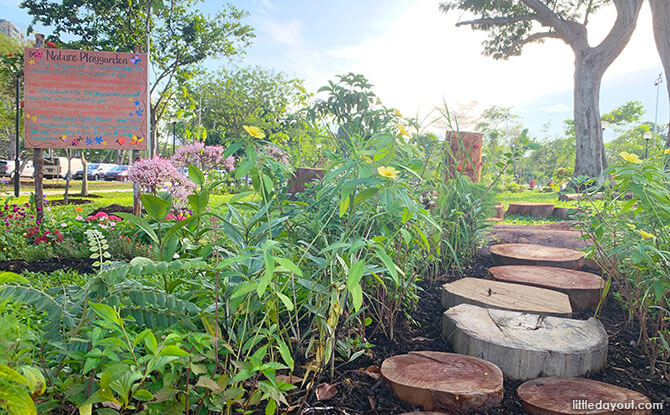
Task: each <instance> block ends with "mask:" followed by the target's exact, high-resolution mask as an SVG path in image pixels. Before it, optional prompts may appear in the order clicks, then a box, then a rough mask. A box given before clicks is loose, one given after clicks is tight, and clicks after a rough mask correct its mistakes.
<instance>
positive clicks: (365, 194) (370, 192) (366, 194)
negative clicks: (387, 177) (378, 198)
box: [354, 187, 379, 205]
mask: <svg viewBox="0 0 670 415" xmlns="http://www.w3.org/2000/svg"><path fill="white" fill-rule="evenodd" d="M377 192H379V188H377V187H370V188H367V189H364V190H361V191H360V192H358V193H357V194H356V196H355V197H354V205H358V204H360V203H363V202H365V201H366V200H368V199H370V198H371V197H372V196H374V195H376V194H377Z"/></svg>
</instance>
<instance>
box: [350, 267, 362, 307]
mask: <svg viewBox="0 0 670 415" xmlns="http://www.w3.org/2000/svg"><path fill="white" fill-rule="evenodd" d="M364 272H365V264H363V262H360V261H358V262H356V263H355V264H354V265H352V266H351V268H349V275H347V290H349V293H350V294H351V300H352V302H353V304H354V310H356V311H358V310H359V309H360V308H361V306H362V305H363V289H362V288H361V284H360V282H361V278H362V277H363V273H364Z"/></svg>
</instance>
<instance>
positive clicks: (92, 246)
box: [84, 229, 112, 271]
mask: <svg viewBox="0 0 670 415" xmlns="http://www.w3.org/2000/svg"><path fill="white" fill-rule="evenodd" d="M84 233H85V234H86V239H87V241H88V249H89V250H90V251H91V256H90V258H91V259H95V260H96V261H95V262H94V263H93V266H94V267H98V268H99V269H100V271H102V267H103V266H104V265H107V264H110V263H111V262H110V261H109V258H111V257H112V254H110V253H109V245H108V244H107V239H105V235H103V234H102V233H101V232H100V231H99V230H97V229H88V230H87V231H86V232H84Z"/></svg>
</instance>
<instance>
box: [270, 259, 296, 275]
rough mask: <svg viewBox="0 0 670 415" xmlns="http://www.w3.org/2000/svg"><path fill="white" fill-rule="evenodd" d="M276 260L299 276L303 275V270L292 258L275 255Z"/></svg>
mask: <svg viewBox="0 0 670 415" xmlns="http://www.w3.org/2000/svg"><path fill="white" fill-rule="evenodd" d="M274 259H275V261H277V262H278V263H279V265H281V266H282V267H284V268H286V269H288V270H289V271H291V272H292V273H294V274H295V275H297V276H298V277H302V271H301V270H300V268H298V266H297V265H296V264H294V263H293V262H292V261H291V260H290V259H287V258H279V257H274Z"/></svg>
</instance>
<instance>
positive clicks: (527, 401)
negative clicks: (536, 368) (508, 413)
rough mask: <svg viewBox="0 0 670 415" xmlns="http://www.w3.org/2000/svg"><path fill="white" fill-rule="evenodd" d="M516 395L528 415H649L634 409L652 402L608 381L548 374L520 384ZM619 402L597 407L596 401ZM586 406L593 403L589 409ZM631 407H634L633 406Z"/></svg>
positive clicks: (649, 410)
mask: <svg viewBox="0 0 670 415" xmlns="http://www.w3.org/2000/svg"><path fill="white" fill-rule="evenodd" d="M517 395H518V396H519V399H520V400H521V403H522V405H523V407H524V409H525V410H526V411H527V412H528V413H529V414H530V415H548V414H549V415H560V414H586V413H588V414H589V415H606V414H614V413H616V414H627V415H651V413H652V412H651V409H637V408H638V406H639V405H640V404H641V406H642V407H644V406H647V405H649V404H650V403H651V401H650V400H649V398H647V397H646V396H644V395H643V394H641V393H639V392H635V391H632V390H630V389H624V388H621V387H619V386H614V385H610V384H608V383H603V382H597V381H595V380H590V379H582V378H560V377H547V378H541V379H533V380H529V381H528V382H525V383H523V384H522V385H521V386H519V388H518V389H517ZM598 403H602V404H605V403H607V404H614V405H620V407H618V408H614V409H612V408H610V407H608V408H604V407H603V406H602V405H601V406H600V408H597V407H595V405H596V404H598ZM588 405H594V407H593V408H589V407H588ZM632 406H634V408H633V407H632Z"/></svg>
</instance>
